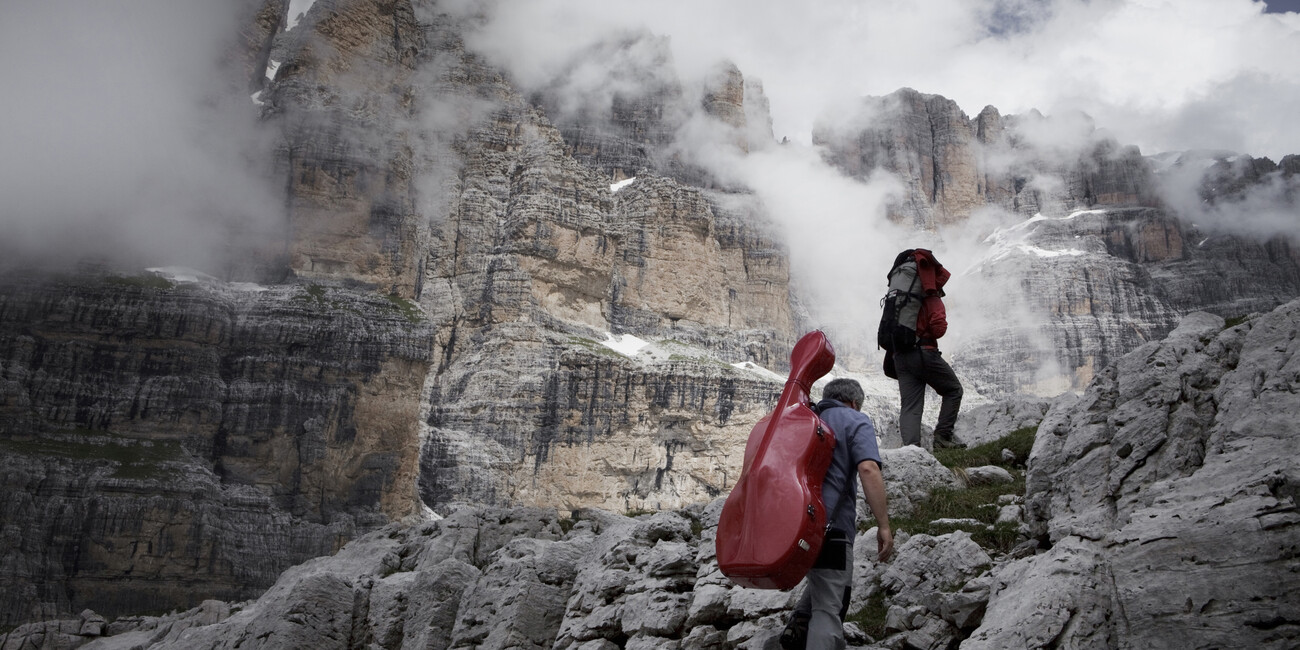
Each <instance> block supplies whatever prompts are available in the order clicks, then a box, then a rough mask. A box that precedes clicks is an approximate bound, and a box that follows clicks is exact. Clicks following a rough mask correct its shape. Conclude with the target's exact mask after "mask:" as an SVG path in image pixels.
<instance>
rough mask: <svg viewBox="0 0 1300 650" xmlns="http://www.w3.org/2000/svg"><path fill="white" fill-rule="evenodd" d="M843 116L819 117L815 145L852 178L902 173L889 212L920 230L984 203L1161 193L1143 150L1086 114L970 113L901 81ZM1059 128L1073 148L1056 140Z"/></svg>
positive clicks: (1052, 210) (1035, 203)
mask: <svg viewBox="0 0 1300 650" xmlns="http://www.w3.org/2000/svg"><path fill="white" fill-rule="evenodd" d="M843 122H844V123H827V122H825V121H823V122H822V123H819V125H818V126H817V128H816V129H815V130H814V133H813V142H814V143H815V144H818V145H821V146H823V147H824V148H825V151H826V156H827V158H828V161H829V162H830V163H831V164H832V165H834V166H836V167H838V168H840V169H842V170H844V171H845V173H847V174H849V175H850V176H852V177H854V178H859V179H866V178H867V177H868V176H869V175H870V174H871V173H872V172H874V171H875V170H877V169H880V170H884V171H887V172H890V173H892V174H894V175H895V176H897V177H898V178H899V180H901V181H902V184H903V196H902V197H901V198H900V199H899V201H898V202H897V203H896V204H894V205H892V206H891V212H890V214H891V217H892V218H894V219H895V220H897V221H902V222H904V223H909V224H912V225H913V226H915V227H917V228H921V229H929V230H934V229H937V228H940V227H942V226H945V225H952V224H958V223H961V222H963V221H965V220H966V218H967V217H969V216H970V215H971V213H972V212H974V211H975V210H976V209H978V208H981V207H984V206H986V205H995V206H999V207H1001V208H1003V209H1005V210H1008V211H1010V212H1015V213H1019V214H1024V215H1026V216H1028V215H1033V214H1035V213H1040V212H1041V213H1043V214H1059V213H1063V212H1068V211H1072V210H1078V209H1083V208H1087V207H1093V206H1099V205H1100V206H1115V205H1154V203H1155V201H1156V200H1157V192H1156V188H1155V184H1154V179H1153V177H1152V174H1151V171H1150V169H1149V167H1148V166H1147V164H1146V161H1145V160H1143V158H1142V156H1141V154H1140V153H1139V152H1138V150H1137V149H1136V148H1135V147H1121V146H1120V145H1119V144H1118V143H1116V142H1115V141H1114V140H1112V139H1107V138H1105V137H1102V136H1099V135H1097V134H1096V133H1095V129H1094V128H1093V125H1092V122H1091V120H1090V119H1087V118H1086V117H1082V116H1063V117H1061V118H1059V119H1058V118H1045V117H1043V116H1042V115H1041V114H1039V113H1038V112H1037V111H1033V112H1030V113H1029V114H1026V115H1023V116H1007V117H1003V116H1002V115H1000V114H999V113H998V111H997V109H995V108H993V107H992V106H989V107H985V109H984V110H983V111H981V112H980V114H979V115H977V116H976V117H975V118H968V117H967V116H966V114H965V113H964V112H962V110H961V108H960V107H958V106H957V103H956V102H954V101H952V100H950V99H947V98H945V97H942V96H939V95H927V94H922V93H919V92H917V91H915V90H912V89H911V88H904V89H902V90H899V91H896V92H894V93H893V94H890V95H887V96H885V97H868V98H864V99H863V103H862V107H861V109H860V113H859V114H858V115H856V116H854V117H852V118H850V119H847V120H843ZM1062 130H1066V131H1069V132H1070V134H1069V136H1068V137H1069V139H1070V142H1069V143H1068V145H1057V144H1056V141H1057V139H1058V138H1059V136H1057V135H1055V134H1056V133H1057V132H1059V131H1062ZM1048 133H1052V134H1054V135H1052V136H1050V137H1049V136H1047V135H1046V134H1048Z"/></svg>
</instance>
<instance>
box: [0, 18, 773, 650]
mask: <svg viewBox="0 0 1300 650" xmlns="http://www.w3.org/2000/svg"><path fill="white" fill-rule="evenodd" d="M288 4H289V3H287V2H283V1H282V0H276V1H272V2H266V3H260V4H259V3H250V5H249V9H248V12H247V13H248V15H249V20H248V21H246V23H245V32H246V33H243V34H241V38H240V39H239V41H240V42H241V43H242V44H243V49H242V50H240V51H239V52H237V53H236V54H235V55H232V57H233V61H234V63H235V64H237V65H238V66H239V69H240V70H241V71H242V72H241V74H242V73H251V74H250V76H251V77H252V78H253V79H254V80H255V83H254V86H255V87H256V88H258V89H260V90H261V92H260V93H259V94H258V96H257V98H255V99H256V101H260V102H262V103H263V104H264V106H263V108H262V111H263V117H264V121H265V123H266V126H267V128H268V129H272V130H278V132H279V134H280V135H281V136H282V141H281V144H280V145H279V148H278V149H277V152H276V163H277V165H278V166H277V167H276V171H277V173H278V174H280V175H281V176H282V178H283V180H284V187H285V193H286V194H285V201H286V205H287V206H288V210H289V217H290V218H289V222H290V223H289V229H288V233H287V234H288V240H287V241H286V242H281V244H282V245H273V244H274V243H272V244H268V248H270V249H277V250H279V251H280V252H279V253H277V254H278V255H282V256H283V259H278V260H271V261H268V262H266V263H265V264H263V265H262V266H263V267H268V266H271V267H273V266H275V263H276V262H277V261H278V263H279V264H280V266H279V268H278V269H276V270H274V272H270V273H268V274H267V277H265V278H263V281H266V282H281V283H284V284H273V285H267V286H264V287H262V289H265V290H261V291H255V290H252V289H250V290H249V291H241V290H239V289H238V288H236V287H235V285H224V284H221V283H219V282H214V283H208V284H203V285H202V287H197V288H195V287H190V286H189V285H184V286H179V287H178V286H167V287H158V286H153V287H152V288H151V287H150V286H148V283H149V282H152V281H153V279H150V278H144V279H143V280H140V279H138V278H134V276H132V277H131V278H127V281H128V282H143V283H144V285H143V286H140V287H136V288H134V289H131V288H130V287H123V286H121V285H119V284H113V283H112V282H105V281H97V280H87V282H88V283H89V286H82V285H79V284H77V283H70V284H56V285H52V286H44V285H42V286H41V287H38V288H29V287H24V286H23V284H24V283H25V282H27V280H26V279H15V280H13V281H12V282H6V283H5V287H4V294H3V295H0V300H2V301H3V302H0V325H2V326H0V349H3V350H4V356H3V357H0V358H3V359H4V361H3V362H0V381H2V382H3V383H0V387H2V388H3V391H4V392H3V393H2V394H0V395H2V397H0V426H2V427H3V429H0V435H2V436H3V438H0V444H4V445H6V447H5V448H6V449H7V450H9V449H12V450H13V452H14V453H11V454H10V453H7V454H6V455H5V456H4V458H3V462H4V463H5V466H6V469H7V470H8V469H12V471H7V473H5V475H4V477H5V478H4V481H5V484H6V486H8V487H10V488H11V489H10V490H9V491H8V492H7V494H6V495H5V496H4V497H2V498H0V512H3V513H4V515H3V516H4V518H3V522H2V523H3V526H4V535H5V539H7V540H10V541H11V542H13V544H12V546H13V547H14V548H18V549H20V551H19V554H18V555H16V556H15V557H16V558H17V559H15V561H14V562H13V563H12V564H6V565H5V568H4V569H3V571H4V572H5V575H6V576H8V577H10V579H11V583H12V584H13V585H15V588H14V589H11V590H9V591H7V592H6V593H7V594H8V595H7V596H6V597H5V600H4V602H3V606H4V614H3V619H0V620H2V621H3V624H10V623H18V622H23V621H27V620H33V619H45V618H50V617H53V616H57V615H68V614H75V613H76V612H78V611H80V610H81V609H82V608H84V607H85V606H91V607H93V608H94V609H96V610H97V611H102V612H104V613H105V614H117V613H120V612H122V611H125V610H126V609H134V610H160V609H166V608H172V607H184V606H190V605H194V604H196V603H198V602H199V601H200V600H202V599H203V598H206V597H215V598H223V599H236V598H243V597H247V596H250V595H252V594H254V593H256V590H258V589H261V588H265V587H266V585H268V584H270V582H271V581H272V579H273V578H274V576H275V575H277V574H278V573H279V572H280V571H282V570H283V569H284V568H285V567H286V566H289V565H290V564H292V563H294V562H297V561H300V560H302V559H304V558H306V557H312V556H316V555H320V554H325V553H329V552H331V551H333V550H335V549H337V548H338V547H339V545H341V544H343V543H344V542H346V541H347V540H348V539H351V538H353V537H355V536H356V535H358V534H361V533H364V532H366V531H368V530H372V529H373V528H375V527H377V526H381V525H383V524H385V523H387V522H389V521H392V520H396V519H400V518H402V517H405V516H409V515H411V514H414V513H418V512H420V511H421V510H422V509H423V508H424V507H425V506H426V505H429V506H434V507H437V508H439V509H445V508H448V507H451V505H452V504H454V503H458V502H464V501H475V502H479V503H499V504H513V505H518V504H548V505H555V504H561V505H563V506H565V507H569V508H579V507H586V506H593V505H600V506H604V507H607V508H610V509H612V510H619V511H626V510H630V509H638V508H660V507H680V506H683V505H686V504H688V503H691V502H699V501H706V500H709V499H712V498H714V497H715V496H717V495H719V494H721V493H723V491H725V490H726V489H728V488H729V486H730V485H731V483H732V482H734V480H735V478H736V476H737V474H738V473H739V468H740V463H741V451H742V450H743V445H744V442H745V439H746V436H747V434H748V432H749V429H750V428H751V426H752V425H753V423H754V422H755V421H757V420H758V418H759V417H761V416H762V415H763V414H765V413H766V410H767V408H768V407H770V404H771V403H772V402H773V401H774V399H775V396H776V394H777V393H778V391H779V390H780V387H781V382H780V380H779V379H777V380H774V379H773V378H772V376H771V373H766V374H765V371H764V372H760V370H762V368H773V369H775V370H777V371H780V370H782V369H783V368H784V367H785V365H786V358H787V355H788V353H789V349H790V346H791V344H792V343H793V341H794V338H795V334H796V326H795V317H794V315H793V309H792V307H791V296H790V290H789V277H788V275H789V265H788V262H787V259H786V253H785V251H784V249H783V246H782V244H781V243H780V242H779V240H778V239H777V237H776V235H775V234H774V233H775V228H774V227H773V226H772V224H771V223H770V220H769V219H768V218H767V217H766V216H765V215H764V213H763V210H762V206H761V205H760V204H759V203H758V201H757V200H756V199H755V198H754V197H753V196H751V195H747V194H743V193H736V192H731V191H724V190H719V189H703V188H701V187H695V186H691V185H688V184H686V183H685V182H683V180H681V179H684V178H687V177H688V174H687V173H686V171H683V170H685V167H683V166H682V165H681V164H678V163H674V162H673V161H672V160H671V155H669V156H667V157H662V155H663V154H665V152H664V151H663V146H664V145H665V144H666V143H667V142H669V141H670V140H671V138H672V137H673V134H674V132H675V129H676V128H678V126H680V123H681V119H680V116H678V115H677V112H679V111H683V110H686V108H691V110H698V111H702V112H703V113H704V114H705V115H706V116H708V118H709V119H712V120H715V121H718V122H720V123H722V124H725V125H726V126H727V128H730V129H732V130H733V131H734V132H735V133H736V134H737V138H736V140H735V143H734V144H735V145H736V146H738V147H742V148H743V147H744V146H747V143H748V140H747V139H746V138H748V137H749V135H748V134H750V132H751V131H753V129H751V124H757V125H760V126H761V125H767V128H768V130H769V135H770V118H769V117H767V116H766V114H765V113H766V109H765V105H766V100H765V99H764V98H763V97H762V92H761V88H760V87H758V86H757V85H746V84H745V83H744V79H743V76H741V75H740V73H739V71H738V70H737V69H736V68H735V67H734V66H724V67H722V68H720V73H719V75H718V76H717V78H716V79H714V80H713V82H712V83H711V85H709V87H708V89H707V92H706V91H705V89H695V88H692V89H690V91H689V93H686V92H683V91H682V89H681V88H680V85H681V84H680V83H679V82H678V81H677V80H676V78H675V76H674V75H675V73H674V72H672V67H671V65H666V64H667V63H671V62H670V61H664V60H660V59H661V56H660V55H666V52H667V50H666V48H664V47H663V44H662V43H657V42H656V41H655V39H654V38H652V37H648V36H647V37H646V38H644V39H641V38H638V39H634V42H630V43H627V44H624V45H623V46H626V47H631V48H634V49H636V48H640V49H638V50H637V52H636V56H635V57H634V58H636V59H638V60H642V61H651V63H650V64H648V65H647V66H642V68H638V69H633V68H629V70H630V71H631V72H630V74H641V73H642V72H644V73H646V74H650V75H659V76H656V77H655V78H656V79H658V80H659V81H660V82H661V83H659V85H657V86H655V88H656V90H655V91H654V92H651V93H649V94H636V95H627V96H615V97H612V98H610V104H609V106H608V108H609V109H610V112H609V113H608V114H605V113H602V114H601V115H600V116H599V117H601V119H600V120H595V118H594V117H593V121H591V122H586V121H583V120H577V121H573V120H569V119H568V118H570V117H572V116H573V115H576V114H577V113H572V112H569V111H567V110H559V108H557V109H556V111H555V112H554V113H553V114H544V113H543V112H542V110H541V109H540V108H539V106H542V107H545V106H547V104H546V102H545V101H542V102H540V103H539V104H538V105H534V104H533V103H532V102H531V100H532V99H533V98H525V97H523V96H521V94H520V93H519V92H517V91H516V90H515V89H514V88H513V87H511V85H510V84H509V83H508V82H507V81H506V80H505V78H504V77H503V76H502V74H501V72H500V71H499V70H496V69H494V68H492V67H491V66H489V65H488V64H487V63H485V62H484V60H483V59H482V58H480V57H478V56H477V55H475V54H474V53H472V52H470V51H467V50H466V48H465V45H464V43H463V41H462V40H461V37H460V34H461V33H462V30H463V29H464V28H465V27H464V24H463V23H462V22H460V21H463V20H465V19H464V18H457V17H454V16H452V15H449V14H447V13H444V12H443V10H442V8H441V7H440V6H439V5H438V4H436V3H425V2H418V3H412V2H409V1H407V0H320V1H319V2H316V3H314V4H313V5H312V6H311V9H310V10H309V11H308V12H307V13H306V15H305V16H303V17H302V19H301V20H291V19H290V17H288V16H286V15H285V12H287V11H288ZM254 5H256V6H254ZM291 24H293V25H295V26H293V27H292V29H289V30H287V31H286V30H285V29H284V28H285V27H286V26H287V25H291ZM623 46H620V47H623ZM642 55H647V56H642ZM654 61H659V63H654ZM268 70H269V71H270V72H271V76H270V77H267V76H266V74H265V73H266V72H267V71H268ZM637 70H640V72H638V71H637ZM240 92H241V93H242V92H243V90H242V89H241V90H240ZM543 94H544V93H543ZM706 95H707V101H704V99H703V98H705V97H706ZM688 101H689V102H694V103H697V104H699V106H691V107H686V106H685V105H684V104H683V103H682V102H688ZM552 120H554V124H559V125H561V128H556V127H555V126H553V122H552ZM586 124H592V125H596V126H598V127H599V129H600V130H599V135H600V137H599V138H597V139H595V140H590V139H588V140H584V139H582V138H581V137H578V136H580V135H581V133H578V136H575V132H574V131H572V127H575V126H576V127H578V128H581V127H583V125H586ZM582 133H585V132H582ZM566 137H567V138H568V139H567V140H566ZM647 162H648V163H650V164H648V165H647V164H643V163H647ZM620 170H623V171H620ZM656 170H658V172H657V171H656ZM624 171H625V172H627V173H623V172H624ZM642 171H645V172H648V173H645V174H642V175H640V176H638V177H637V179H636V181H635V183H633V184H632V185H631V186H628V187H623V188H621V189H620V190H619V191H617V192H615V191H613V190H612V189H611V183H612V182H613V181H615V180H617V179H618V178H622V177H623V176H631V175H634V174H640V173H641V172H642ZM203 287H206V288H203ZM69 323H70V324H71V325H69ZM624 334H631V335H635V336H638V337H642V338H643V339H645V340H647V341H653V342H655V343H656V344H657V345H658V346H659V347H658V348H656V349H657V350H660V351H661V352H662V354H660V353H653V354H652V353H648V352H647V353H644V354H639V355H630V354H629V355H625V354H621V353H619V352H615V351H613V350H611V349H609V348H607V347H605V346H604V345H602V343H604V342H605V341H606V340H607V337H613V336H616V335H624ZM742 362H748V363H749V364H751V365H750V368H751V369H737V368H734V367H732V366H731V364H733V363H742ZM760 366H761V368H760ZM101 450H102V452H103V453H100V452H101ZM97 455H98V456H106V457H107V459H106V460H105V459H101V460H93V461H92V460H90V459H88V458H87V457H90V456H97ZM42 486H44V487H42ZM421 500H423V502H424V503H421ZM250 530H251V531H253V532H250ZM51 539H53V540H54V542H49V540H51ZM285 540H288V541H287V542H286V541H285ZM181 567H191V569H184V570H183V569H182V568H181ZM193 567H199V568H198V569H193ZM324 588H326V590H328V585H325V587H324ZM88 599H96V600H88ZM466 634H467V635H469V636H471V637H474V638H477V636H475V635H477V634H478V632H476V631H475V632H466ZM507 636H509V635H507ZM493 638H495V637H493ZM510 638H513V637H510ZM512 642H513V641H512Z"/></svg>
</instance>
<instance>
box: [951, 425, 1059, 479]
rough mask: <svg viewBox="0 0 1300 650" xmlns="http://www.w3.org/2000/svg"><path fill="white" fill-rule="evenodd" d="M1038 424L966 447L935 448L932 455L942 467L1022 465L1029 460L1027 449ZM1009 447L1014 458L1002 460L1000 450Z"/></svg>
mask: <svg viewBox="0 0 1300 650" xmlns="http://www.w3.org/2000/svg"><path fill="white" fill-rule="evenodd" d="M1037 433H1038V426H1037V425H1035V426H1032V427H1025V428H1023V429H1016V430H1015V431H1012V432H1011V433H1008V434H1007V435H1005V436H1002V437H1001V438H998V439H997V440H994V441H992V442H986V443H984V444H982V445H976V446H974V447H970V448H967V449H936V450H934V457H935V458H937V459H939V462H940V463H943V466H944V467H950V468H952V467H982V466H984V465H1000V466H1002V467H1006V468H1013V467H1024V466H1025V463H1026V462H1027V461H1028V460H1029V451H1030V450H1031V449H1033V448H1034V436H1035V435H1036V434H1037ZM1003 449H1010V450H1011V453H1013V454H1015V456H1016V457H1015V460H1012V461H1009V462H1008V461H1005V460H1002V450H1003Z"/></svg>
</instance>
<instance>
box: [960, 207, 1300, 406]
mask: <svg viewBox="0 0 1300 650" xmlns="http://www.w3.org/2000/svg"><path fill="white" fill-rule="evenodd" d="M986 241H987V242H989V243H990V244H992V247H991V249H990V252H989V253H988V255H987V256H986V257H985V259H984V260H982V261H981V262H980V264H978V265H977V266H975V267H973V268H972V269H970V270H969V271H968V272H967V275H969V276H972V277H973V279H974V280H975V282H976V283H978V284H979V285H981V286H984V287H985V288H987V289H988V290H986V291H981V292H979V295H976V296H969V295H962V294H955V295H953V296H951V297H950V298H949V299H948V302H949V304H950V305H952V307H951V309H952V311H953V313H955V314H961V313H963V311H966V312H969V313H986V314H994V315H995V316H994V317H992V318H987V319H984V320H980V321H977V322H976V323H974V324H973V325H974V327H975V328H976V331H974V332H970V331H969V330H968V333H969V334H971V335H972V336H970V339H968V340H970V342H969V343H967V344H965V345H964V346H963V347H962V348H961V349H960V350H959V351H957V352H956V353H955V358H956V360H957V362H958V363H960V364H961V365H962V366H963V367H964V368H965V369H966V370H967V372H970V374H971V375H972V376H974V377H975V378H976V379H977V380H978V381H980V382H987V384H986V385H992V386H999V387H1002V388H1004V389H1006V388H1011V389H1019V390H1025V391H1028V392H1037V393H1040V394H1044V395H1053V394H1056V393H1057V392H1059V391H1060V390H1062V389H1064V388H1074V389H1076V390H1078V389H1081V388H1083V387H1084V386H1086V385H1087V384H1088V382H1089V381H1091V379H1092V378H1093V376H1094V375H1095V374H1096V373H1098V372H1100V371H1101V369H1102V368H1104V367H1105V366H1106V365H1108V364H1109V363H1111V362H1112V361H1114V360H1115V359H1117V358H1119V357H1120V356H1122V355H1123V354H1125V353H1126V352H1128V351H1129V350H1132V349H1134V348H1136V347H1138V346H1140V345H1143V344H1145V343H1147V342H1150V341H1155V340H1159V339H1160V338H1162V337H1163V336H1164V335H1165V334H1166V333H1168V332H1169V331H1171V330H1172V329H1173V327H1174V326H1175V325H1176V324H1177V322H1178V320H1179V318H1181V315H1182V314H1186V313H1189V312H1192V311H1197V310H1204V311H1209V312H1212V313H1215V314H1218V315H1219V316H1221V317H1224V318H1237V317H1241V316H1244V315H1246V314H1250V313H1252V312H1261V311H1270V310H1272V309H1273V308H1275V307H1276V306H1278V305H1280V304H1282V303H1284V302H1287V301H1289V300H1290V299H1292V298H1293V297H1294V296H1296V295H1300V249H1297V247H1296V245H1295V243H1294V242H1292V241H1291V240H1289V239H1287V238H1285V237H1281V236H1278V237H1273V238H1271V239H1268V240H1266V241H1258V240H1255V239H1253V238H1250V237H1245V236H1236V235H1229V234H1222V233H1218V234H1214V233H1205V232H1203V231H1201V230H1199V229H1197V228H1194V227H1191V226H1189V225H1188V224H1186V223H1185V222H1183V221H1181V220H1179V219H1176V218H1173V217H1171V216H1170V215H1169V214H1168V213H1166V212H1164V211H1163V210H1159V209H1154V208H1127V209H1107V210H1084V211H1079V212H1075V213H1071V214H1068V215H1063V216H1061V217H1045V216H1043V215H1038V216H1036V217H1034V218H1032V219H1029V220H1027V221H1024V222H1021V223H1019V224H1016V225H1013V226H1009V227H1006V228H1002V229H999V230H997V231H995V232H993V233H992V234H991V235H990V236H989V237H988V239H987V240H986ZM968 325H972V324H968ZM1012 342H1014V343H1012ZM1065 373H1068V374H1065ZM1062 375H1065V376H1066V377H1068V382H1060V381H1059V378H1060V377H1061V376H1062Z"/></svg>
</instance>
